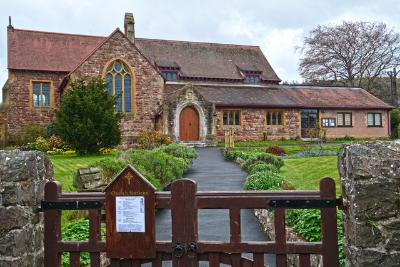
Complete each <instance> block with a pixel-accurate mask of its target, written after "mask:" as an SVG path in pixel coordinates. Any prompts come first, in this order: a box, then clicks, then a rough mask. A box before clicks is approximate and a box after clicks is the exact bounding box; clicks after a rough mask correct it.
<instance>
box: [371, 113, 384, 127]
mask: <svg viewBox="0 0 400 267" xmlns="http://www.w3.org/2000/svg"><path fill="white" fill-rule="evenodd" d="M368 127H382V113H368Z"/></svg>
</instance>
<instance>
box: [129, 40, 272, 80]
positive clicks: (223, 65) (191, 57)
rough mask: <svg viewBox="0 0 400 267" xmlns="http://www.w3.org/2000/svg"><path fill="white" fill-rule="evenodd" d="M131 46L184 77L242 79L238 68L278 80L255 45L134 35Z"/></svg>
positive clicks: (265, 78)
mask: <svg viewBox="0 0 400 267" xmlns="http://www.w3.org/2000/svg"><path fill="white" fill-rule="evenodd" d="M135 45H136V46H137V47H138V48H139V49H140V50H141V51H142V52H143V54H145V55H146V56H147V58H149V59H150V60H152V61H154V62H157V65H159V66H160V64H159V62H176V64H177V65H178V66H179V67H180V72H181V73H180V74H181V76H183V77H187V78H195V77H197V78H209V79H215V78H221V79H228V80H242V79H243V76H242V75H241V74H240V70H254V71H262V74H261V75H262V78H263V79H264V80H268V81H273V82H279V81H280V79H279V78H278V76H277V75H276V73H275V71H274V70H273V69H272V67H271V65H270V64H269V62H268V61H267V59H266V58H265V56H264V54H263V53H262V51H261V49H260V47H258V46H248V45H231V44H217V43H200V42H187V41H172V40H157V39H144V38H136V40H135ZM166 67H167V66H166Z"/></svg>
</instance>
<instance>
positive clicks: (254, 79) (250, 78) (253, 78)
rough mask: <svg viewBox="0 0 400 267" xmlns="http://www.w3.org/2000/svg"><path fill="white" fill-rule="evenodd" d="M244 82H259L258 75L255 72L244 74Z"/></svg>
mask: <svg viewBox="0 0 400 267" xmlns="http://www.w3.org/2000/svg"><path fill="white" fill-rule="evenodd" d="M245 82H246V83H254V84H255V83H259V82H260V75H256V74H246V76H245Z"/></svg>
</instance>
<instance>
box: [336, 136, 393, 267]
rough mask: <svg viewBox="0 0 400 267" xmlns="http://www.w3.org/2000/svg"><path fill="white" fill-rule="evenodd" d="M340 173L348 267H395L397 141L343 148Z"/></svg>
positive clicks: (345, 146)
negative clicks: (344, 208) (344, 207)
mask: <svg viewBox="0 0 400 267" xmlns="http://www.w3.org/2000/svg"><path fill="white" fill-rule="evenodd" d="M339 173H340V177H341V190H342V195H343V202H344V204H345V206H346V207H347V209H346V210H345V211H344V212H343V219H344V240H343V245H344V251H345V254H346V266H368V267H374V266H379V267H383V266H399V265H400V142H381V141H377V142H368V143H360V144H347V145H344V146H343V148H342V150H341V152H340V155H339Z"/></svg>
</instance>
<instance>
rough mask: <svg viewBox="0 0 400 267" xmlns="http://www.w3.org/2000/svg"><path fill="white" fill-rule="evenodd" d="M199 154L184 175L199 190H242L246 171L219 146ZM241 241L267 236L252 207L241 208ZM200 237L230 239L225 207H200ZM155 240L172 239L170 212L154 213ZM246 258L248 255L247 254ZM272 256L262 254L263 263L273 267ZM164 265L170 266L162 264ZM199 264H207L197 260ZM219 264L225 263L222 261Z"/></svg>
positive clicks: (201, 149) (200, 151)
mask: <svg viewBox="0 0 400 267" xmlns="http://www.w3.org/2000/svg"><path fill="white" fill-rule="evenodd" d="M197 151H198V152H199V157H198V158H197V159H196V160H195V161H194V162H193V164H192V166H191V167H190V168H189V169H188V171H187V172H186V174H185V175H184V177H185V178H190V179H193V180H195V181H196V182H197V190H198V191H217V190H218V191H237V190H242V188H243V183H244V181H245V179H246V173H245V172H243V171H241V170H240V167H239V166H238V165H237V164H235V163H233V162H229V161H226V160H224V158H223V155H222V152H221V150H220V149H218V148H199V149H197ZM241 217H242V240H244V241H264V240H268V237H267V236H266V235H265V234H264V233H263V232H262V231H261V229H260V226H259V223H258V221H257V219H256V217H255V216H254V214H253V210H242V213H241ZM198 218H199V239H200V240H209V241H210V240H214V241H221V240H229V213H228V210H199V217H198ZM156 229H157V231H156V238H157V240H171V213H170V210H163V211H160V212H158V213H157V224H156ZM246 257H251V256H250V255H246ZM274 259H275V257H274V256H273V255H266V256H265V263H266V265H267V264H268V266H270V267H274V266H275V260H274ZM163 266H170V264H168V263H167V264H164V265H163ZM200 266H201V267H203V266H208V264H207V263H200ZM221 266H225V265H223V264H221Z"/></svg>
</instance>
